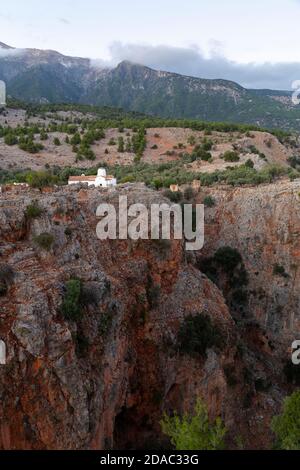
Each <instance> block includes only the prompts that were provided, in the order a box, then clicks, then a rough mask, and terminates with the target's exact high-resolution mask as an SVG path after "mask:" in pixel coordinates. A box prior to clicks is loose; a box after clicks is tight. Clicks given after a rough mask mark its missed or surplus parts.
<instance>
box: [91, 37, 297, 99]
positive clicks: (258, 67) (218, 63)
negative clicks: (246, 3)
mask: <svg viewBox="0 0 300 470" xmlns="http://www.w3.org/2000/svg"><path fill="white" fill-rule="evenodd" d="M109 50H110V57H111V59H110V60H109V61H103V60H100V59H99V60H93V61H91V65H93V66H96V67H101V68H103V67H107V66H115V65H117V64H118V63H119V62H121V61H122V60H130V61H132V62H135V63H139V64H142V65H147V66H149V67H152V68H154V69H159V70H166V71H170V72H175V73H179V74H183V75H191V76H195V77H201V78H210V79H213V78H223V79H226V80H233V81H235V82H237V83H240V84H241V85H243V86H245V87H248V88H270V89H278V90H290V89H291V83H292V82H293V81H294V80H298V79H300V62H287V63H284V62H278V63H269V62H265V63H254V62H253V63H248V64H241V63H238V62H234V61H232V60H229V59H228V58H226V56H225V55H224V54H223V46H222V43H220V42H219V41H214V40H212V41H211V43H210V53H209V54H208V55H205V54H204V52H203V51H202V50H201V49H200V48H199V47H198V46H191V47H186V48H184V47H172V46H167V45H159V46H152V45H149V44H123V43H121V42H114V43H112V44H111V45H110V49H109Z"/></svg>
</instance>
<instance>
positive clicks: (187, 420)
mask: <svg viewBox="0 0 300 470" xmlns="http://www.w3.org/2000/svg"><path fill="white" fill-rule="evenodd" d="M160 424H161V427H162V431H163V433H164V434H166V435H167V436H168V437H169V438H170V439H171V442H172V444H173V445H174V446H175V448H176V450H220V449H223V448H224V437H225V434H226V428H225V427H224V425H223V423H222V420H221V419H220V418H217V419H216V420H215V422H210V421H209V417H208V412H207V408H206V406H205V404H204V403H203V402H202V400H200V399H199V400H198V401H197V403H196V407H195V412H194V414H193V415H189V414H184V415H183V417H182V418H180V417H179V416H178V415H177V414H176V413H175V415H174V416H173V417H170V416H167V415H166V414H165V415H164V417H163V419H162V421H161V423H160Z"/></svg>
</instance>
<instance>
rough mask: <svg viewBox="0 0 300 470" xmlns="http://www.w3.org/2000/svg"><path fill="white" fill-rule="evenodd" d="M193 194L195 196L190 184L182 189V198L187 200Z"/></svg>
mask: <svg viewBox="0 0 300 470" xmlns="http://www.w3.org/2000/svg"><path fill="white" fill-rule="evenodd" d="M194 196H195V192H194V190H193V188H192V187H191V186H188V187H187V188H186V189H185V190H184V193H183V197H184V199H187V200H188V201H189V200H190V199H193V197H194Z"/></svg>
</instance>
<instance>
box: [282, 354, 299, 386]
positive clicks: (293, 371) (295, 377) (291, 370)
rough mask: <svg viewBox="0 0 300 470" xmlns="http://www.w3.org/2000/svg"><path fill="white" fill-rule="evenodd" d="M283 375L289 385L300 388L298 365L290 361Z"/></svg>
mask: <svg viewBox="0 0 300 470" xmlns="http://www.w3.org/2000/svg"><path fill="white" fill-rule="evenodd" d="M283 373H284V375H285V378H286V381H287V382H288V383H290V384H293V385H296V386H298V387H299V386H300V367H299V366H298V365H295V364H293V363H292V362H291V361H290V360H289V361H288V362H287V363H286V364H285V366H284V368H283Z"/></svg>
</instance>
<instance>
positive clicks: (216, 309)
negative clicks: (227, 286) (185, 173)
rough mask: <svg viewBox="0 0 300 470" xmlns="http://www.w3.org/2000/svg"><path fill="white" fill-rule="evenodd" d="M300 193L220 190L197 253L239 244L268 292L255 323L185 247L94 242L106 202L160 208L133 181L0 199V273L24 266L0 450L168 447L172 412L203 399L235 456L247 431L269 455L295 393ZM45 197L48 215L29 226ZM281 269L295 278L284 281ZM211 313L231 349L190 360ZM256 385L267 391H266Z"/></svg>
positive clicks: (4, 370)
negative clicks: (289, 362) (292, 365)
mask: <svg viewBox="0 0 300 470" xmlns="http://www.w3.org/2000/svg"><path fill="white" fill-rule="evenodd" d="M299 190H300V187H299V183H296V182H294V183H282V184H279V185H278V186H277V185H270V186H267V187H260V188H255V189H254V188H245V189H230V190H229V189H211V190H210V191H211V192H212V194H213V196H214V198H215V200H216V205H215V207H214V208H212V209H208V210H207V213H206V217H207V227H206V229H207V230H206V234H207V235H206V244H205V247H204V250H203V253H202V252H201V253H198V254H197V258H199V257H200V258H201V256H211V255H212V254H213V253H214V252H215V250H216V249H217V248H218V247H219V246H223V245H230V246H232V247H235V248H238V249H239V251H240V253H241V255H242V257H243V261H244V263H245V267H246V269H247V272H248V274H249V278H250V281H249V283H250V284H249V287H248V288H249V290H251V291H255V290H258V289H259V288H262V289H263V290H264V293H265V294H264V296H263V297H260V296H259V295H256V296H255V295H254V294H251V295H250V301H249V307H248V310H247V311H246V320H247V322H248V323H247V322H246V323H243V322H242V320H241V321H240V322H238V321H237V319H236V318H235V317H234V315H233V314H232V311H231V309H230V306H228V305H227V304H228V302H227V299H226V292H222V291H221V290H220V288H219V287H218V286H217V285H216V284H215V283H214V282H212V281H211V280H210V279H209V278H208V277H207V276H206V275H205V274H203V273H202V272H201V271H200V270H199V269H198V267H197V262H195V257H191V259H189V257H188V256H187V255H186V252H185V250H184V246H183V243H182V242H181V241H178V240H172V241H171V243H170V244H169V245H165V244H162V245H161V244H159V243H154V242H153V241H150V240H149V241H148V240H145V241H137V242H133V241H130V240H107V241H100V240H98V239H97V237H96V225H97V222H98V220H97V218H96V208H97V206H98V205H99V203H101V202H109V203H113V204H115V205H116V206H117V201H118V196H119V194H123V195H124V194H126V195H127V196H128V201H129V203H131V202H139V203H144V204H146V205H149V204H151V203H153V202H156V203H157V202H162V197H161V195H160V194H159V193H157V192H155V191H151V190H148V189H146V188H144V187H137V186H132V187H130V186H129V187H128V188H127V189H126V188H124V189H120V190H118V191H115V190H113V191H108V192H103V191H102V192H101V191H99V190H97V189H85V188H61V189H55V190H53V191H50V192H44V193H39V192H38V191H34V190H31V189H28V190H25V191H24V190H22V191H20V192H18V190H17V189H16V190H14V191H10V192H7V193H4V194H2V195H0V220H1V226H0V266H1V268H2V267H3V266H6V267H9V268H10V269H11V270H12V271H13V276H11V279H7V282H6V284H7V293H6V294H5V295H2V296H0V339H2V340H4V341H5V343H6V346H7V363H6V365H1V366H0V397H1V400H0V448H2V449H90V448H94V449H111V448H120V449H124V448H133V449H135V448H145V447H148V448H149V447H152V448H153V447H154V448H155V446H157V445H160V446H161V445H164V444H166V441H165V438H164V437H163V436H162V434H161V431H160V425H159V421H160V419H161V417H162V413H163V412H164V411H172V410H177V411H179V412H182V411H190V410H192V409H193V406H194V404H195V401H196V399H197V397H199V396H201V397H202V398H203V399H204V400H205V401H206V403H207V404H208V408H209V413H210V415H211V416H212V417H215V416H216V415H220V416H222V418H223V420H224V421H225V424H226V426H227V429H228V446H229V447H232V448H235V446H236V444H235V438H236V437H237V436H241V437H242V440H243V442H244V445H245V447H247V448H264V447H268V446H269V445H270V442H271V441H272V436H270V434H269V432H268V429H269V423H270V418H271V417H272V416H273V415H274V414H275V413H276V412H278V410H279V408H280V404H281V401H282V398H283V396H284V395H285V394H286V393H287V392H288V386H287V385H286V384H285V383H284V378H283V376H282V372H281V370H282V361H283V359H284V358H283V357H282V354H281V353H280V352H282V351H284V352H286V351H287V350H288V347H289V345H290V340H291V338H292V337H293V336H295V334H296V333H297V331H298V330H299V328H298V326H299V325H298V321H299V287H300V285H299V269H296V265H297V263H298V262H299V232H300V223H299V204H300V202H299V196H298V193H299ZM35 200H38V204H39V206H40V208H41V209H42V214H41V216H40V217H38V218H35V219H28V217H26V216H25V213H26V208H27V206H28V205H29V204H31V203H32V201H35ZM66 229H67V230H66ZM45 232H47V233H50V234H51V235H53V244H52V245H51V246H50V247H49V250H45V249H42V248H41V247H40V246H39V245H38V244H37V243H36V236H38V235H39V234H41V233H45ZM191 261H192V262H191ZM277 262H278V263H279V264H284V266H285V269H286V271H287V273H288V274H289V277H286V278H284V277H279V276H274V274H273V265H274V264H275V263H277ZM294 265H295V267H294V268H293V267H292V266H294ZM70 279H80V281H81V286H82V294H83V299H84V300H82V316H81V318H80V319H77V320H76V321H71V320H67V319H66V318H65V317H64V316H63V314H62V311H61V305H62V301H63V298H64V296H65V290H66V282H67V281H68V280H70ZM226 302H227V303H226ZM202 313H206V314H207V315H209V316H210V318H211V320H212V323H213V325H215V327H216V328H218V329H219V331H220V332H221V334H222V338H223V346H222V348H221V349H218V348H212V349H209V350H208V351H207V353H206V357H190V356H186V355H182V354H180V353H179V352H178V350H177V348H176V342H177V333H178V330H179V327H180V325H181V324H182V322H183V320H184V318H185V317H187V316H188V315H199V314H202ZM250 319H255V320H256V323H253V324H250V323H251V322H250ZM246 320H245V321H246ZM262 327H264V328H262ZM293 339H295V338H294V337H293ZM271 340H272V341H273V343H275V351H274V349H273V350H272V348H271V347H270V341H271ZM276 342H278V345H279V346H278V351H277V349H276V348H277V343H276ZM259 380H260V381H263V383H265V382H266V381H267V382H268V386H266V387H265V388H264V389H263V390H262V387H261V388H260V389H259V387H258V386H257V383H258V381H259ZM269 382H270V383H269Z"/></svg>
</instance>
